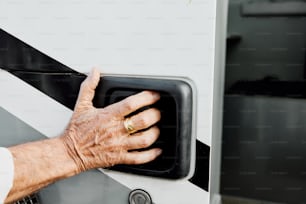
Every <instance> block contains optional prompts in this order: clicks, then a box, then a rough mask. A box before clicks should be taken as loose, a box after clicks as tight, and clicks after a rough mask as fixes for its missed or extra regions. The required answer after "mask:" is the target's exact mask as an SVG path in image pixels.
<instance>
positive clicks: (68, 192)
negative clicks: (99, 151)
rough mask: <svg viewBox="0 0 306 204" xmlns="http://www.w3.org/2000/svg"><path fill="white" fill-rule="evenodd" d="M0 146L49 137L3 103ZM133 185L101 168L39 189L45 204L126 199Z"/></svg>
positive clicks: (112, 203) (105, 203) (94, 203)
mask: <svg viewBox="0 0 306 204" xmlns="http://www.w3.org/2000/svg"><path fill="white" fill-rule="evenodd" d="M0 130H1V133H0V146H6V147H7V146H12V145H15V144H20V143H24V142H28V141H34V140H39V139H44V138H46V137H45V136H44V135H42V134H41V133H39V132H38V131H37V130H35V129H33V128H32V127H30V126H29V125H27V124H26V123H24V122H23V121H21V120H20V119H18V118H17V117H16V116H14V115H12V114H11V113H9V112H7V111H6V110H4V109H3V108H2V107H0ZM129 192H130V189H128V188H127V187H126V186H124V185H122V184H120V183H118V182H117V181H115V180H113V179H112V178H110V177H109V176H107V175H105V174H103V173H102V172H100V171H97V170H92V171H88V172H84V173H82V174H80V175H78V176H74V177H72V178H69V179H65V180H62V181H59V182H57V183H55V184H52V185H50V186H48V187H46V188H44V189H43V190H41V191H40V192H39V196H40V200H41V203H42V204H54V203H59V204H66V203H67V204H71V203H74V204H84V203H86V204H98V203H103V204H117V203H118V204H119V203H120V204H121V203H127V201H128V194H129Z"/></svg>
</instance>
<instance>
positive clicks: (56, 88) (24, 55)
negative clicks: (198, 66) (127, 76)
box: [0, 29, 210, 191]
mask: <svg viewBox="0 0 306 204" xmlns="http://www.w3.org/2000/svg"><path fill="white" fill-rule="evenodd" d="M0 68H3V69H5V70H7V71H9V72H10V73H12V74H13V75H15V76H17V77H18V78H20V79H21V80H23V81H25V82H27V83H28V84H30V85H32V86H33V87H35V88H37V89H38V90H40V91H42V92H43V93H45V94H47V95H48V96H50V97H51V98H53V99H54V100H56V101H58V102H59V103H61V104H63V105H64V106H66V107H68V108H70V109H73V108H74V105H75V102H76V99H77V96H78V92H79V87H80V84H81V82H82V81H83V80H84V79H85V75H84V74H80V73H78V72H76V71H74V70H72V69H71V68H69V67H67V66H65V65H63V64H62V63H60V62H58V61H56V60H55V59H52V58H50V57H49V56H47V55H45V54H43V53H41V52H40V51H38V50H36V49H35V48H33V47H31V46H29V45H27V44H26V43H24V42H22V41H21V40H19V39H17V38H15V37H14V36H12V35H10V34H8V33H7V32H5V31H3V30H1V29H0ZM209 156H210V147H209V146H208V145H206V144H204V143H202V142H200V141H199V140H197V142H196V167H195V173H194V175H193V177H192V178H191V179H190V180H189V181H190V182H191V183H193V184H195V185H197V186H198V187H200V188H202V189H204V190H206V191H208V184H209V158H210V157H209Z"/></svg>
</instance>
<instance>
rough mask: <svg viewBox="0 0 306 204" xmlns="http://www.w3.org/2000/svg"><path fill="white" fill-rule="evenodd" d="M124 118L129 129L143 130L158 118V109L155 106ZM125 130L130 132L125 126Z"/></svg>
mask: <svg viewBox="0 0 306 204" xmlns="http://www.w3.org/2000/svg"><path fill="white" fill-rule="evenodd" d="M125 120H128V125H129V126H130V128H131V129H134V130H135V131H139V130H143V129H146V128H148V127H150V126H152V125H154V124H155V123H157V122H158V121H159V120H160V111H159V110H157V109H155V108H150V109H148V110H145V111H143V112H140V113H138V114H137V115H134V116H131V117H130V118H127V119H125ZM126 130H127V132H128V133H131V132H130V131H129V130H128V128H127V127H126Z"/></svg>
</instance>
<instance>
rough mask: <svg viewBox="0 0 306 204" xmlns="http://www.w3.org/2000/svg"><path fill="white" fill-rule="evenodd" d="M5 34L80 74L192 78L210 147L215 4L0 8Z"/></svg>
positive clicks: (129, 2) (42, 1)
mask: <svg viewBox="0 0 306 204" xmlns="http://www.w3.org/2000/svg"><path fill="white" fill-rule="evenodd" d="M0 8H5V9H2V10H1V13H0V26H1V28H3V29H5V30H6V31H8V32H9V33H12V34H13V35H15V36H17V37H19V38H20V39H22V40H23V41H25V42H27V43H29V44H30V45H32V46H34V47H35V48H38V49H39V50H41V51H43V52H45V53H47V54H48V55H50V56H52V57H54V58H56V59H58V60H59V61H60V62H62V63H64V64H66V65H68V66H70V67H71V68H73V69H76V70H78V71H81V72H88V71H89V69H90V67H92V66H94V65H98V66H99V67H101V69H102V70H103V71H104V72H105V73H119V74H142V75H165V76H166V75H171V76H188V77H189V78H191V79H192V80H193V81H194V82H195V84H196V86H197V88H198V96H199V98H198V99H199V100H198V104H199V107H198V127H199V128H198V131H197V132H198V135H197V137H198V139H199V140H201V141H202V142H204V143H206V144H208V145H210V144H211V127H212V125H211V123H212V96H213V95H212V90H213V69H214V41H215V19H216V0H121V1H119V0H117V1H116V0H112V1H111V0H93V1H81V0H58V1H55V0H27V1H21V0H14V1H11V0H1V1H0Z"/></svg>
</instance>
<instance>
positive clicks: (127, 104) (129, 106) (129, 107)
mask: <svg viewBox="0 0 306 204" xmlns="http://www.w3.org/2000/svg"><path fill="white" fill-rule="evenodd" d="M123 106H124V108H125V109H127V110H129V111H132V110H133V103H132V102H131V101H130V100H126V101H125V102H124V103H123Z"/></svg>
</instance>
